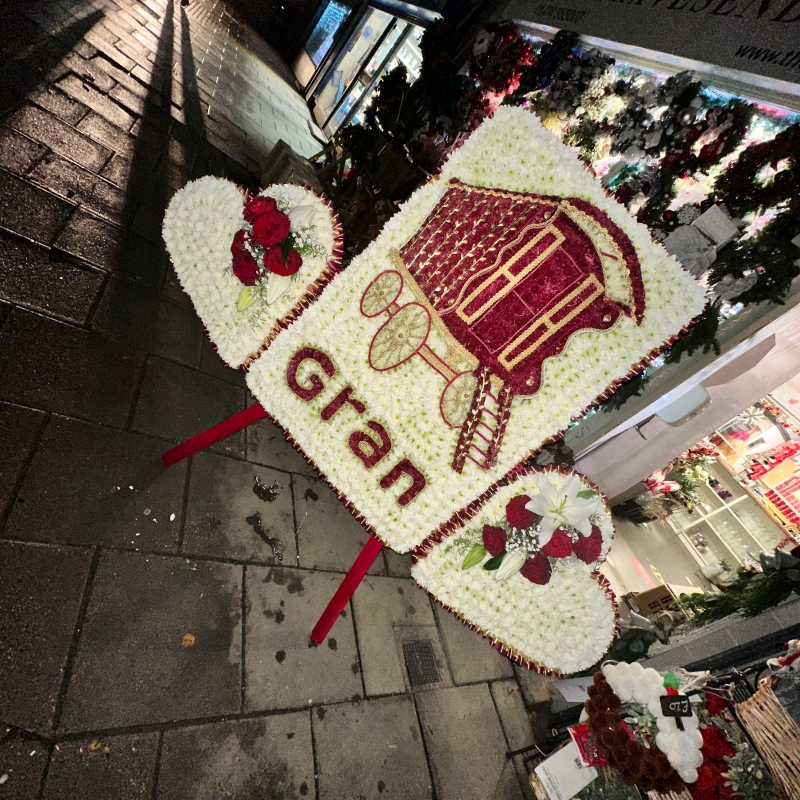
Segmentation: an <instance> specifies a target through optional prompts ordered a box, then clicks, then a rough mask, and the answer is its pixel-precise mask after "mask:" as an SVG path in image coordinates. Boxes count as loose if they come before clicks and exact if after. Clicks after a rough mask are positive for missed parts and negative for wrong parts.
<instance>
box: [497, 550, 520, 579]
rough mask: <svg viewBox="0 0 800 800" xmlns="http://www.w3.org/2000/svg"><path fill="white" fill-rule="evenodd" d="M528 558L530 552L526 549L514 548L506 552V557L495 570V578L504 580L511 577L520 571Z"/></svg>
mask: <svg viewBox="0 0 800 800" xmlns="http://www.w3.org/2000/svg"><path fill="white" fill-rule="evenodd" d="M527 558H528V554H527V553H526V552H525V551H524V550H512V551H511V552H510V553H506V557H505V558H504V559H503V561H502V563H501V564H500V566H499V567H498V568H497V569H496V570H495V573H494V578H495V580H497V581H504V580H505V579H506V578H510V577H511V576H512V575H513V574H514V573H516V572H519V571H520V570H521V569H522V565H523V564H524V563H525V561H526V560H527Z"/></svg>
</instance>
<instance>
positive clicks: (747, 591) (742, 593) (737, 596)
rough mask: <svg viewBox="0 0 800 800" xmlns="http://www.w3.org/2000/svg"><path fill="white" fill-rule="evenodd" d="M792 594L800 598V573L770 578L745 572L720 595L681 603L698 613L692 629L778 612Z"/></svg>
mask: <svg viewBox="0 0 800 800" xmlns="http://www.w3.org/2000/svg"><path fill="white" fill-rule="evenodd" d="M793 593H794V594H797V595H800V570H797V569H784V570H780V571H779V572H771V573H768V574H754V573H749V572H742V573H740V577H739V580H738V581H736V582H735V583H733V584H731V586H729V587H727V588H726V589H725V591H723V592H721V593H720V594H691V595H681V603H682V604H683V605H685V606H686V607H687V608H689V609H691V610H692V611H693V612H694V613H695V616H694V617H693V618H692V619H691V620H690V621H689V626H690V627H694V628H697V627H700V626H702V625H706V624H708V623H709V622H716V621H717V620H719V619H724V618H725V617H729V616H730V615H731V614H736V613H738V612H739V611H741V612H743V614H744V616H745V617H756V616H758V615H759V614H762V613H763V612H764V611H769V609H771V608H775V606H777V605H778V604H779V603H782V602H783V601H784V600H787V599H788V598H789V597H791V596H792V594H793Z"/></svg>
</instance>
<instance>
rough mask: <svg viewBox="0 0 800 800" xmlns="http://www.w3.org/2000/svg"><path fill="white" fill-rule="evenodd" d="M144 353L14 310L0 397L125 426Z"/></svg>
mask: <svg viewBox="0 0 800 800" xmlns="http://www.w3.org/2000/svg"><path fill="white" fill-rule="evenodd" d="M143 364H144V354H143V353H141V352H139V351H137V350H133V349H132V348H129V347H127V346H125V345H121V344H116V343H113V342H107V341H104V340H102V339H100V338H99V337H97V336H93V335H91V334H89V333H87V332H85V331H81V330H77V329H76V328H72V327H69V326H67V325H65V324H63V323H60V322H56V321H55V320H51V319H47V318H45V317H40V316H38V315H36V314H32V313H29V312H26V311H22V310H21V309H14V310H13V311H12V312H11V313H10V314H9V316H8V319H7V320H6V321H5V324H4V325H3V328H2V330H0V399H2V400H7V401H8V402H11V403H19V404H20V405H25V406H31V407H33V408H41V409H44V410H46V411H55V412H57V413H60V414H65V415H68V416H74V417H80V418H83V419H91V420H94V421H96V422H105V423H108V424H109V425H116V426H119V427H121V426H123V425H124V424H125V423H126V421H127V419H128V415H129V413H130V410H131V406H132V404H133V396H134V390H135V388H136V386H137V382H138V379H139V374H140V373H141V370H142V366H143Z"/></svg>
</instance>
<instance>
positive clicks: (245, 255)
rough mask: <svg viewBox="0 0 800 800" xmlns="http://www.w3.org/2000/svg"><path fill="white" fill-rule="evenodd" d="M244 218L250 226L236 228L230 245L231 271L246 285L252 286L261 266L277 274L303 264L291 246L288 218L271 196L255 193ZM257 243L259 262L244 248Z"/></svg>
mask: <svg viewBox="0 0 800 800" xmlns="http://www.w3.org/2000/svg"><path fill="white" fill-rule="evenodd" d="M243 213H244V218H245V219H246V220H247V221H248V222H249V223H250V225H251V226H252V228H253V231H252V233H250V232H249V231H246V230H239V231H236V235H235V236H234V237H233V242H232V244H231V255H232V256H233V265H232V266H233V274H234V275H235V276H236V277H237V278H238V279H239V280H240V281H241V282H242V283H243V284H244V285H245V286H255V284H256V283H257V282H258V279H259V276H260V275H261V271H262V266H263V269H265V270H267V271H268V272H274V273H275V274H276V275H284V276H285V275H294V273H295V272H297V270H299V269H300V267H301V266H302V264H303V259H302V258H301V257H300V253H298V252H297V250H295V249H294V248H293V247H292V241H291V236H290V234H289V229H290V227H291V223H290V222H289V217H287V216H286V214H284V213H283V211H281V210H280V209H279V208H278V206H277V203H276V202H275V201H274V200H273V199H272V198H271V197H263V196H261V195H256V196H255V197H253V198H251V199H250V200H248V202H247V203H246V204H245V207H244V212H243ZM247 244H250V245H256V249H257V250H260V251H263V253H262V255H261V265H259V263H258V261H256V259H255V258H254V256H253V254H252V253H251V252H250V250H249V249H248V248H247Z"/></svg>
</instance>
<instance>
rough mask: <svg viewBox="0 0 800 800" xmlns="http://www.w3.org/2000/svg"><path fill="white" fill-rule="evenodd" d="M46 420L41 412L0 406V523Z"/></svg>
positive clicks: (3, 404)
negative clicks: (1, 445) (0, 443)
mask: <svg viewBox="0 0 800 800" xmlns="http://www.w3.org/2000/svg"><path fill="white" fill-rule="evenodd" d="M45 419H46V417H45V415H44V414H42V413H40V412H38V411H32V410H30V409H28V408H20V407H19V406H9V405H6V404H5V403H0V441H2V442H3V447H2V449H0V520H3V519H4V518H5V515H6V513H7V512H8V511H9V510H10V503H11V498H12V496H13V493H14V489H15V488H16V485H17V482H18V480H19V477H20V475H21V474H22V470H23V468H24V467H25V465H26V464H27V462H28V458H29V457H30V455H31V453H32V450H33V446H34V443H35V440H36V437H37V435H38V433H39V431H40V430H41V429H42V425H44V421H45Z"/></svg>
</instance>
